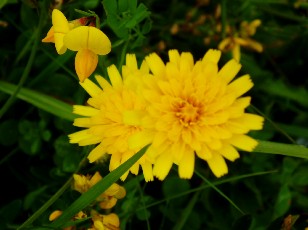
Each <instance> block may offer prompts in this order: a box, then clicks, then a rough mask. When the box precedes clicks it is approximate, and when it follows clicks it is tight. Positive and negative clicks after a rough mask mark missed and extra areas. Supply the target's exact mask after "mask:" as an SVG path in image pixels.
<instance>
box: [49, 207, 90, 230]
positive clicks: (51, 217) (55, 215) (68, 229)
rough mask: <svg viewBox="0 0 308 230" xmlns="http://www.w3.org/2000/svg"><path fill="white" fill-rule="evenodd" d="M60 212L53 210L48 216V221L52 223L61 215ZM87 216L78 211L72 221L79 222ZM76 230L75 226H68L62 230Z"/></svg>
mask: <svg viewBox="0 0 308 230" xmlns="http://www.w3.org/2000/svg"><path fill="white" fill-rule="evenodd" d="M62 213H63V212H62V211H61V210H55V211H53V212H52V213H51V214H50V215H49V221H54V220H55V219H57V218H58V217H59V216H61V215H62ZM86 217H87V215H86V214H85V213H84V212H83V211H79V212H78V213H77V214H76V215H75V216H74V217H73V220H81V219H84V218H86ZM74 229H76V226H68V227H66V228H64V229H63V230H74Z"/></svg>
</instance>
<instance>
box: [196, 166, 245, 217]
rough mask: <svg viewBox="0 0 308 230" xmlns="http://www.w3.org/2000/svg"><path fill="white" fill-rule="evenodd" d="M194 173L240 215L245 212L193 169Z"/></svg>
mask: <svg viewBox="0 0 308 230" xmlns="http://www.w3.org/2000/svg"><path fill="white" fill-rule="evenodd" d="M195 173H196V175H197V176H198V177H200V178H201V179H202V180H203V181H204V182H206V183H207V184H208V185H209V186H210V187H211V188H213V189H214V190H215V191H216V192H218V193H219V195H221V196H222V197H223V198H225V199H226V200H227V201H228V202H229V203H230V204H231V205H232V206H233V207H234V208H235V209H236V210H238V211H239V212H240V213H241V214H242V215H245V213H244V212H243V211H242V210H241V209H240V208H239V207H238V206H237V205H236V204H235V203H234V202H233V201H232V200H231V199H230V198H229V197H228V196H226V195H225V194H224V193H223V192H222V191H221V190H220V189H218V188H217V187H216V186H215V185H214V184H213V183H212V182H210V181H209V180H208V179H206V178H205V177H204V176H203V175H202V174H201V173H199V172H198V171H197V170H195Z"/></svg>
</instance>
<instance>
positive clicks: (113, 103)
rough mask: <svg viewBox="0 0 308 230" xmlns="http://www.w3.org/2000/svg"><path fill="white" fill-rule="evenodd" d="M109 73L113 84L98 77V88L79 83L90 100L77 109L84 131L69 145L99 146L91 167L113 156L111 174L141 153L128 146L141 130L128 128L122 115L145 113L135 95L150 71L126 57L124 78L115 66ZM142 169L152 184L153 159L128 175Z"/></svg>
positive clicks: (91, 157) (72, 137)
mask: <svg viewBox="0 0 308 230" xmlns="http://www.w3.org/2000/svg"><path fill="white" fill-rule="evenodd" d="M107 72H108V75H109V79H110V81H111V84H110V83H109V82H108V81H107V80H106V79H105V78H103V77H101V76H96V80H97V82H98V84H99V86H98V85H96V84H95V83H94V82H92V81H90V80H89V79H86V80H85V81H84V82H83V83H80V84H81V86H82V87H83V88H84V89H85V90H86V91H87V92H88V93H89V94H90V96H91V98H90V99H89V100H88V105H87V106H80V105H76V106H74V113H76V114H79V115H81V116H83V117H82V118H77V119H75V121H74V125H75V126H78V127H82V128H85V129H84V130H82V131H79V132H76V133H73V134H70V135H69V138H70V143H78V144H79V145H81V146H85V145H92V144H98V145H97V146H96V147H95V148H94V149H93V150H92V151H91V152H90V154H89V156H88V159H89V161H90V163H93V162H95V161H98V160H99V159H100V158H102V157H103V156H104V155H105V154H110V156H111V158H110V164H109V170H110V171H112V170H114V169H116V168H117V167H118V166H119V165H121V164H122V163H124V162H125V161H127V160H128V159H129V158H130V157H131V156H133V155H134V154H135V153H136V152H138V151H139V150H140V148H132V149H130V148H129V146H128V138H129V137H130V136H131V135H133V134H134V133H138V132H140V128H139V127H138V126H137V125H127V124H125V123H124V121H123V113H124V112H125V111H130V110H143V109H145V105H144V104H143V103H142V101H141V100H140V98H139V97H138V96H137V95H136V91H137V89H138V88H139V86H138V85H139V83H140V82H141V76H143V75H145V74H147V73H148V68H147V66H146V65H141V68H140V69H138V66H137V60H136V57H135V56H134V55H127V56H126V65H125V66H123V67H122V76H121V74H120V73H119V71H118V70H117V68H116V67H115V66H114V65H112V66H110V67H108V69H107ZM122 77H123V78H122ZM139 166H141V167H142V170H143V174H144V177H145V180H146V181H150V180H153V174H152V164H151V159H149V158H148V157H147V156H145V155H144V156H143V157H142V158H141V159H139V161H137V162H136V163H135V164H134V165H133V166H132V167H131V168H130V169H129V171H130V172H131V173H133V174H135V175H137V174H138V172H139ZM129 171H128V172H126V173H125V174H124V175H123V176H122V177H121V179H122V180H125V178H126V177H127V175H128V173H129Z"/></svg>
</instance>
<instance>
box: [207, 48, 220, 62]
mask: <svg viewBox="0 0 308 230" xmlns="http://www.w3.org/2000/svg"><path fill="white" fill-rule="evenodd" d="M220 56H221V51H220V50H215V49H210V50H209V51H207V52H206V54H205V55H204V57H203V58H202V63H206V62H213V63H215V64H217V63H218V61H219V59H220Z"/></svg>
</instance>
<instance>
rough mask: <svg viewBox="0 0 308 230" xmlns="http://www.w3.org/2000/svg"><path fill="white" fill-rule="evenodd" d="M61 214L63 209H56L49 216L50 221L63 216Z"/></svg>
mask: <svg viewBox="0 0 308 230" xmlns="http://www.w3.org/2000/svg"><path fill="white" fill-rule="evenodd" d="M61 215H62V211H60V210H55V211H53V212H52V213H51V214H50V216H49V221H53V220H55V219H57V218H58V217H59V216H61Z"/></svg>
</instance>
